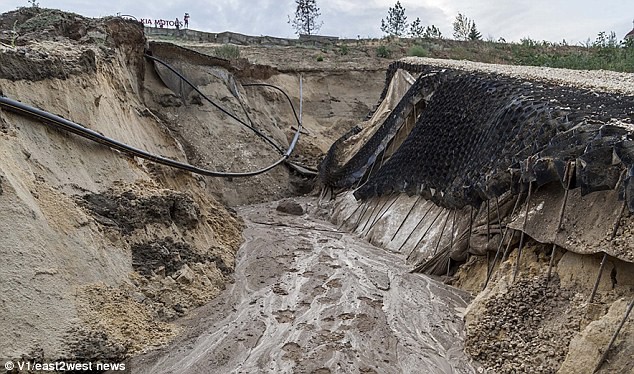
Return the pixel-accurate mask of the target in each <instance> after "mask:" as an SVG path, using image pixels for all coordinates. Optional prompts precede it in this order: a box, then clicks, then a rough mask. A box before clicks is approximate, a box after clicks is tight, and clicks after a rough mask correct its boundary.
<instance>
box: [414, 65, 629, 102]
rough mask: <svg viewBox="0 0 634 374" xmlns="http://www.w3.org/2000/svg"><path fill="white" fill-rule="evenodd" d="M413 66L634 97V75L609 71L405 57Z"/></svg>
mask: <svg viewBox="0 0 634 374" xmlns="http://www.w3.org/2000/svg"><path fill="white" fill-rule="evenodd" d="M403 61H405V62H407V63H410V64H427V65H433V66H441V67H447V68H453V69H459V70H465V71H480V72H485V73H496V74H502V75H507V76H510V77H514V78H519V79H529V80H542V81H548V82H551V83H556V84H560V85H564V86H572V87H583V88H587V89H590V90H597V91H604V92H614V93H620V94H624V95H634V73H619V72H615V71H606V70H572V69H559V68H548V67H540V66H515V65H498V64H486V63H482V62H472V61H466V60H443V59H436V58H425V57H405V58H403Z"/></svg>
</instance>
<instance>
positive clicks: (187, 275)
mask: <svg viewBox="0 0 634 374" xmlns="http://www.w3.org/2000/svg"><path fill="white" fill-rule="evenodd" d="M174 277H175V278H176V282H178V283H184V284H189V283H191V282H193V281H194V278H195V277H196V274H195V273H194V271H193V270H192V269H191V268H190V267H189V266H187V265H183V267H182V268H180V270H179V271H177V272H176V274H174Z"/></svg>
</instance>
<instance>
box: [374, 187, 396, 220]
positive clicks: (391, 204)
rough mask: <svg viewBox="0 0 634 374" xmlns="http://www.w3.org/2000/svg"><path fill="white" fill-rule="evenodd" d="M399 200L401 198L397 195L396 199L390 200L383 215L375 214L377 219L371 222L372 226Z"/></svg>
mask: <svg viewBox="0 0 634 374" xmlns="http://www.w3.org/2000/svg"><path fill="white" fill-rule="evenodd" d="M400 198H401V194H398V196H396V199H394V200H392V202H391V203H390V205H389V206H388V207H387V209H385V210H384V211H383V213H380V211H379V213H380V214H377V218H376V219H375V220H374V222H372V226H374V225H375V224H376V223H377V222H379V221H380V220H381V219H382V218H383V217H384V216H385V214H386V213H387V212H388V211H389V210H390V209H391V208H392V207H393V206H394V204H396V202H397V201H398V199H400Z"/></svg>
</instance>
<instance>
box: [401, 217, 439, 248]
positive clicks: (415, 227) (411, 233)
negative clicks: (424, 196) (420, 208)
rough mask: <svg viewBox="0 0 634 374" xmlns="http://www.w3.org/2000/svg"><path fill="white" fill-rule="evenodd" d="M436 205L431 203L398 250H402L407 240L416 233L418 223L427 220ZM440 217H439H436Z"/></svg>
mask: <svg viewBox="0 0 634 374" xmlns="http://www.w3.org/2000/svg"><path fill="white" fill-rule="evenodd" d="M433 207H434V205H430V207H429V209H427V211H426V212H425V214H424V215H423V218H421V219H420V220H419V221H418V223H417V224H416V226H414V229H413V230H412V231H411V232H410V233H409V235H407V238H405V241H404V242H403V243H402V244H401V246H400V247H398V251H399V252H400V251H401V249H403V247H404V246H405V243H407V241H408V240H409V239H410V238H411V237H412V235H413V234H414V232H415V231H416V229H417V228H418V225H420V224H421V223H423V220H425V217H427V215H428V214H429V212H431V209H432V208H433ZM436 218H438V217H436Z"/></svg>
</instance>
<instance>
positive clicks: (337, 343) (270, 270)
mask: <svg viewBox="0 0 634 374" xmlns="http://www.w3.org/2000/svg"><path fill="white" fill-rule="evenodd" d="M298 201H299V202H300V203H301V204H302V205H304V206H305V207H306V206H309V207H310V206H314V205H315V204H316V202H315V200H313V199H299V200H298ZM239 213H240V215H241V216H242V217H243V218H244V220H245V223H246V229H245V231H244V236H245V243H244V245H243V246H242V247H241V249H240V251H239V253H238V259H237V265H236V272H235V275H234V276H235V283H233V284H232V285H231V286H230V287H228V288H227V290H226V291H225V292H224V293H223V294H221V295H220V296H218V297H217V298H216V299H214V300H213V301H212V302H211V303H210V304H208V305H206V306H204V307H202V308H200V309H199V310H198V311H197V312H195V313H194V314H193V315H192V316H191V317H189V318H187V319H186V320H184V321H183V324H185V326H186V328H187V330H186V333H185V334H184V335H183V336H181V337H179V338H177V340H176V341H175V342H173V343H172V344H171V345H170V346H168V347H166V348H164V349H161V350H158V351H155V352H151V353H149V354H146V355H144V356H142V357H140V358H137V359H135V360H134V361H133V365H132V367H133V371H134V372H138V373H422V372H425V373H473V372H475V370H474V368H473V366H472V363H471V362H470V360H469V358H468V357H467V356H466V355H465V353H464V351H463V340H464V326H463V323H462V319H461V317H460V316H459V313H460V311H461V310H462V309H463V308H464V307H465V306H466V305H467V303H468V302H469V296H468V294H466V293H464V292H462V291H459V290H457V289H454V288H452V287H449V286H446V285H444V284H442V283H439V282H437V281H435V280H433V279H430V278H428V277H426V276H423V275H420V274H410V273H408V270H409V269H408V268H407V267H406V266H405V264H404V259H403V258H402V257H401V256H399V255H398V254H393V253H389V252H387V251H385V250H382V249H380V248H376V247H373V246H372V245H370V244H368V243H366V242H364V241H362V240H360V239H359V238H357V237H355V236H352V235H349V234H347V233H342V232H338V231H337V228H336V227H335V226H333V225H332V224H330V223H328V222H324V221H321V220H318V219H316V218H313V217H312V216H310V215H308V214H305V215H304V216H301V217H297V216H290V215H286V214H284V213H279V212H276V211H275V203H268V204H262V205H256V206H249V207H244V208H241V209H240V210H239Z"/></svg>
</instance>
